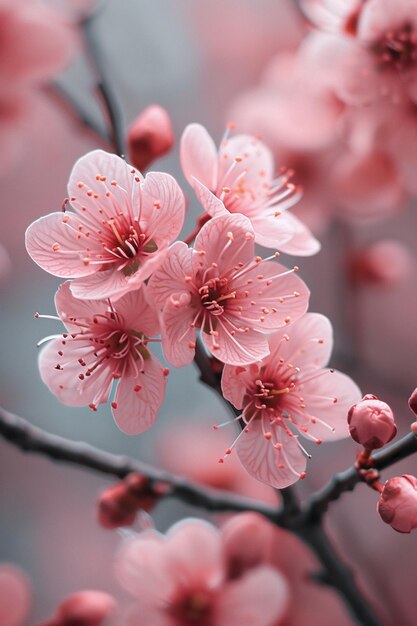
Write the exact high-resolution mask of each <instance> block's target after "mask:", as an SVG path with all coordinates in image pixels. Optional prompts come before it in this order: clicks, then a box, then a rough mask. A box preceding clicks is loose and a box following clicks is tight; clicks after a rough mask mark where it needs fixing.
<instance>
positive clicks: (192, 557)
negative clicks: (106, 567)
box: [117, 520, 288, 626]
mask: <svg viewBox="0 0 417 626" xmlns="http://www.w3.org/2000/svg"><path fill="white" fill-rule="evenodd" d="M117 571H118V574H119V578H120V581H121V583H122V585H123V586H124V587H125V588H126V589H127V591H129V592H130V593H131V594H132V595H133V596H134V597H135V600H136V603H135V606H134V607H133V608H132V612H131V614H130V615H129V617H128V620H127V621H126V622H125V623H126V624H136V623H143V624H149V625H152V626H185V625H187V626H193V625H194V624H195V625H196V626H197V625H198V626H231V625H232V624H236V625H237V624H239V626H274V625H275V624H276V623H277V622H279V621H280V619H282V618H283V616H284V614H285V611H286V608H287V601H288V589H287V585H286V582H285V579H284V578H283V576H282V575H281V574H280V573H279V572H278V571H277V570H274V569H273V568H271V567H268V566H266V565H259V566H258V567H253V568H251V569H250V570H248V571H247V572H245V573H244V574H243V575H242V576H240V577H239V578H236V579H233V580H230V579H228V572H227V561H226V555H225V552H224V546H223V544H222V537H221V534H220V533H219V531H217V529H215V528H214V527H213V526H211V525H210V524H207V523H206V522H202V521H200V520H183V521H182V522H180V523H178V524H176V525H175V526H173V527H172V528H171V529H170V530H169V531H168V534H167V536H163V535H160V534H158V533H156V532H155V531H150V532H147V533H142V534H141V535H139V536H138V537H137V538H135V539H133V540H130V541H129V542H127V543H126V544H125V546H124V547H122V550H121V553H120V556H119V559H118V562H117Z"/></svg>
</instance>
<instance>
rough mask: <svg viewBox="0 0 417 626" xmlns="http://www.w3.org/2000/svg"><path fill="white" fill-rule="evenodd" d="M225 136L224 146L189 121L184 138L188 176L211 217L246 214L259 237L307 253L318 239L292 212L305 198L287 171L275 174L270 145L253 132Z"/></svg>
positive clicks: (281, 247)
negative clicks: (253, 134) (250, 133)
mask: <svg viewBox="0 0 417 626" xmlns="http://www.w3.org/2000/svg"><path fill="white" fill-rule="evenodd" d="M227 135H228V134H226V135H225V137H224V138H223V140H222V142H221V144H220V148H219V150H217V148H216V146H215V144H214V141H213V140H212V138H211V137H210V135H209V134H208V132H207V131H206V129H205V128H204V127H203V126H201V125H200V124H190V125H189V126H187V128H186V129H185V131H184V133H183V135H182V138H181V165H182V168H183V171H184V175H185V177H186V178H187V180H188V182H189V183H190V185H191V186H192V187H193V188H194V191H195V193H196V195H197V197H198V199H199V201H200V202H201V204H202V205H203V207H204V210H205V211H207V212H208V213H209V214H210V215H211V216H212V217H214V216H218V215H224V214H225V213H227V212H228V211H230V212H231V213H241V214H243V215H246V217H248V218H249V219H250V221H251V223H252V227H253V229H254V231H255V241H256V242H257V243H260V244H261V245H263V246H266V247H268V248H276V249H278V250H282V251H283V252H287V253H288V254H293V255H301V256H308V255H311V254H315V253H316V252H318V250H319V249H320V244H319V242H318V241H317V240H316V239H315V238H314V237H313V236H312V235H311V234H310V233H309V231H308V229H307V228H306V227H305V226H304V225H303V223H302V222H300V220H298V219H297V218H296V217H294V216H293V215H292V214H291V213H289V212H288V211H287V209H289V208H290V207H292V206H293V205H294V204H296V203H297V201H298V200H299V199H300V197H301V193H300V190H299V189H297V188H296V187H295V186H294V185H293V184H291V183H289V174H288V173H287V172H285V171H284V172H283V173H282V174H281V175H279V176H278V177H276V178H274V174H275V172H274V159H273V156H272V153H271V151H270V150H269V148H267V146H266V145H265V144H264V143H263V142H261V141H259V140H258V139H256V137H253V136H250V135H235V136H233V137H231V138H229V137H228V136H227Z"/></svg>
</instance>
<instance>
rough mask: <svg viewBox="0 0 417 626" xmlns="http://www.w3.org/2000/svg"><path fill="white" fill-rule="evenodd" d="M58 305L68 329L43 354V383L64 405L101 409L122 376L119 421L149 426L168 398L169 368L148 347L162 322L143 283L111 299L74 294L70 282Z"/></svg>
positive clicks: (130, 426) (135, 427) (136, 427)
mask: <svg viewBox="0 0 417 626" xmlns="http://www.w3.org/2000/svg"><path fill="white" fill-rule="evenodd" d="M55 305H56V309H57V312H58V315H59V318H60V319H61V320H62V322H63V323H64V324H65V326H66V328H67V332H65V333H64V334H63V335H61V336H57V337H56V338H54V339H53V340H52V341H51V342H50V343H48V345H47V346H46V347H45V348H43V350H42V352H41V353H40V355H39V369H40V373H41V377H42V380H43V381H44V383H45V384H46V385H47V386H48V387H49V389H50V391H52V393H53V394H55V395H56V396H57V398H58V399H59V400H60V401H61V402H62V403H63V404H68V405H70V406H84V405H88V406H89V407H90V408H92V409H93V410H96V408H97V405H98V404H101V403H104V402H107V401H108V399H109V396H110V394H111V391H112V387H113V383H114V382H115V381H118V386H117V390H116V393H115V397H114V401H113V402H112V403H111V406H112V412H113V416H114V418H115V420H116V423H117V425H118V426H119V428H120V429H121V430H123V431H124V432H125V433H128V434H138V433H141V432H143V431H144V430H147V429H148V428H149V427H150V426H152V424H153V422H154V420H155V418H156V415H157V413H158V410H159V408H160V406H161V404H162V402H163V399H164V393H165V384H166V375H167V373H168V371H167V370H166V369H165V368H164V367H163V366H162V365H161V363H160V362H159V361H158V359H157V358H156V357H155V356H154V355H153V354H152V353H151V352H150V350H149V342H150V341H152V339H153V337H155V335H157V334H158V333H159V325H158V320H157V316H156V315H155V312H154V310H153V309H152V308H151V307H150V306H149V305H148V304H147V302H146V299H145V295H144V288H142V289H138V290H136V291H131V292H130V293H128V294H126V295H124V296H123V297H122V298H120V299H119V300H118V301H117V302H116V303H114V304H112V303H111V302H110V301H109V300H108V301H107V300H78V299H77V298H74V297H73V295H72V293H71V291H70V282H69V281H67V282H65V283H64V284H63V285H61V286H60V288H59V289H58V291H57V293H56V295H55Z"/></svg>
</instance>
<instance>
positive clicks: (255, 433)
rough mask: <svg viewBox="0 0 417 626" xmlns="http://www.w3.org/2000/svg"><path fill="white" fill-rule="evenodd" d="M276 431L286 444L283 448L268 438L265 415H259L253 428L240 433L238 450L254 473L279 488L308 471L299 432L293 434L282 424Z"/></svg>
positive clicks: (277, 436) (250, 472) (245, 465)
mask: <svg viewBox="0 0 417 626" xmlns="http://www.w3.org/2000/svg"><path fill="white" fill-rule="evenodd" d="M274 432H275V435H276V442H277V443H278V444H279V443H281V444H282V448H281V449H277V448H275V447H274V445H273V441H274V440H267V439H265V437H264V436H263V430H262V423H261V419H255V420H254V421H253V422H252V423H251V425H250V426H249V432H244V433H243V434H242V435H241V436H240V439H239V441H238V443H237V446H236V447H237V453H238V456H239V459H240V461H241V463H242V465H243V467H244V468H245V469H246V471H248V472H249V474H251V476H253V477H254V478H256V479H257V480H260V481H261V482H263V483H266V484H267V485H270V486H271V487H275V489H284V487H288V486H289V485H292V484H293V483H295V482H296V481H297V480H298V479H299V477H300V474H302V472H304V471H305V468H306V459H305V457H304V455H303V453H302V452H301V450H300V448H299V446H298V444H297V438H296V437H295V436H293V437H291V436H290V435H288V434H287V433H286V432H285V431H284V430H283V429H282V428H279V427H277V428H276V429H275V430H274ZM274 442H275V441H274ZM291 468H292V469H291Z"/></svg>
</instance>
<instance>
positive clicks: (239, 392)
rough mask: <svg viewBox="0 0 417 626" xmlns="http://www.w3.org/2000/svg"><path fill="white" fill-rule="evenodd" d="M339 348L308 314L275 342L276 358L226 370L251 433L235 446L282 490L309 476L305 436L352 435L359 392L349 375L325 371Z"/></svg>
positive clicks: (228, 394)
mask: <svg viewBox="0 0 417 626" xmlns="http://www.w3.org/2000/svg"><path fill="white" fill-rule="evenodd" d="M332 346H333V336H332V327H331V324H330V322H329V320H328V319H327V318H326V317H324V316H323V315H319V314H317V313H307V314H306V315H304V317H302V318H301V319H300V320H298V321H297V322H295V324H294V325H293V326H292V327H290V328H288V329H285V330H281V331H279V332H277V333H275V334H274V335H272V336H271V337H270V340H269V347H270V350H271V354H270V355H269V356H268V357H266V358H264V359H263V361H261V362H259V363H254V364H252V365H249V366H246V367H232V366H230V365H226V366H225V368H224V370H223V377H222V390H223V395H224V397H225V398H226V399H227V400H229V401H230V402H231V403H232V404H233V405H234V406H235V407H236V408H237V409H242V415H241V418H242V419H243V421H244V422H245V424H246V426H245V428H244V429H243V430H242V431H241V432H240V434H239V436H238V437H237V438H236V440H235V442H234V444H233V445H232V446H231V447H230V448H229V449H228V450H226V455H228V454H230V452H231V451H232V449H233V447H234V446H235V445H236V449H237V454H238V456H239V458H240V460H241V462H242V463H243V465H244V467H245V468H246V469H247V471H248V472H249V473H250V474H251V475H252V476H254V477H255V478H257V479H258V480H260V481H262V482H264V483H266V484H268V485H271V486H273V487H275V488H277V489H282V488H284V487H288V485H291V484H292V483H294V482H296V481H297V480H298V479H299V478H303V477H304V476H305V468H306V456H308V454H307V452H306V451H305V449H304V448H303V446H302V445H301V444H300V442H299V440H298V434H296V433H299V434H301V435H303V436H304V437H306V438H307V439H309V440H310V441H314V442H315V443H317V444H320V443H321V442H322V441H331V440H335V439H340V438H343V437H346V436H347V435H348V432H347V422H346V416H347V411H348V409H349V407H350V406H351V405H352V403H353V402H355V401H356V400H359V398H360V391H359V389H358V387H357V386H356V384H355V383H354V382H353V381H352V380H351V379H350V378H349V377H348V376H346V375H345V374H342V373H341V372H337V371H334V370H329V369H324V366H325V365H326V363H327V362H328V360H329V358H330V354H331V351H332Z"/></svg>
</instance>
